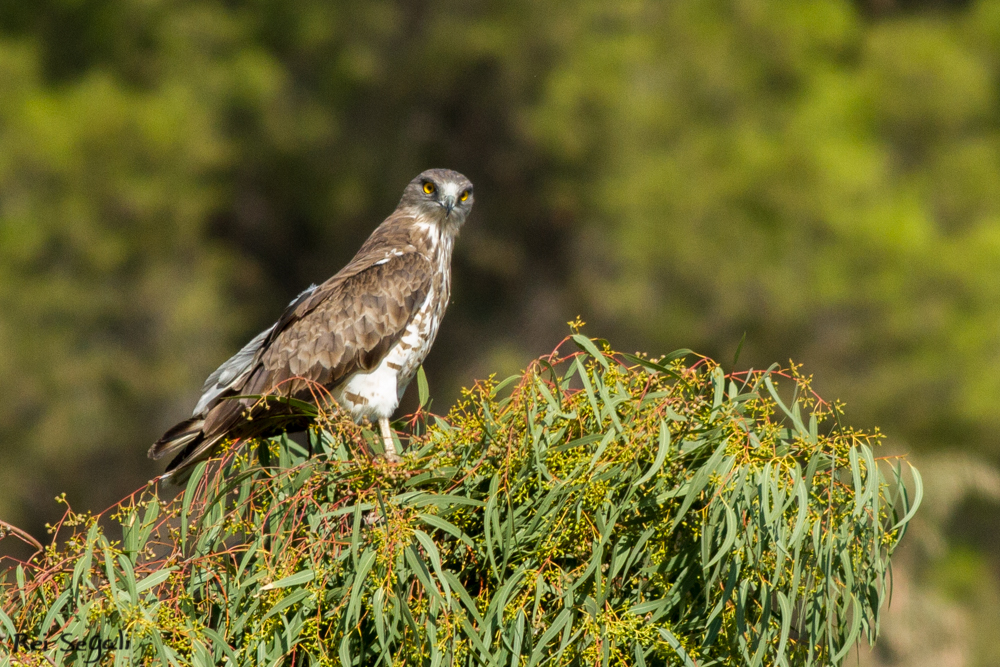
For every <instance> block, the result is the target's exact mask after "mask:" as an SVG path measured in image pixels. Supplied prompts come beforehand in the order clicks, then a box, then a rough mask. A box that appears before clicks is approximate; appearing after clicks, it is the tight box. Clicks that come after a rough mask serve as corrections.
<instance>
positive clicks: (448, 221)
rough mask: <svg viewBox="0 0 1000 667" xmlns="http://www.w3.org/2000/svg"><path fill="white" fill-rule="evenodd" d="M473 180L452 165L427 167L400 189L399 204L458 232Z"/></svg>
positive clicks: (466, 213)
mask: <svg viewBox="0 0 1000 667" xmlns="http://www.w3.org/2000/svg"><path fill="white" fill-rule="evenodd" d="M474 201H475V197H474V196H473V194H472V182H471V181H470V180H469V179H467V178H466V177H465V176H463V175H462V174H460V173H458V172H457V171H452V170H451V169H428V170H427V171H425V172H423V173H421V174H420V175H419V176H417V177H416V178H414V179H413V180H412V181H410V184H409V185H407V186H406V189H405V190H403V198H402V199H401V200H400V202H399V208H408V209H410V210H412V211H413V212H414V213H415V214H417V215H419V216H421V217H426V218H429V219H431V220H434V221H436V222H437V223H438V224H440V225H441V226H442V227H444V228H446V229H449V231H454V232H457V231H458V229H459V227H461V226H462V223H464V222H465V219H466V218H467V217H468V216H469V212H470V211H471V210H472V204H473V202H474Z"/></svg>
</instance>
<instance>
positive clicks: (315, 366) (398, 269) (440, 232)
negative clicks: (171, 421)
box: [149, 169, 473, 478]
mask: <svg viewBox="0 0 1000 667" xmlns="http://www.w3.org/2000/svg"><path fill="white" fill-rule="evenodd" d="M428 183H431V184H433V187H431V186H428ZM471 193H472V184H471V183H469V181H468V179H466V178H465V177H464V176H462V175H461V174H458V173H456V172H452V171H448V170H440V169H433V170H428V171H426V172H424V173H422V174H421V175H420V176H418V177H417V178H415V179H414V180H413V181H411V182H410V184H409V185H408V186H407V188H406V190H405V191H404V193H403V198H402V199H401V200H400V203H399V206H398V207H397V208H396V210H395V211H394V212H393V213H392V215H390V216H389V217H388V218H386V220H385V221H384V222H383V223H382V224H381V225H379V227H378V228H377V229H376V230H375V231H374V232H373V233H372V235H371V236H370V237H369V238H368V240H367V241H365V243H364V245H362V247H361V249H360V250H359V251H358V253H357V255H355V257H354V259H352V260H351V261H350V262H349V263H348V264H347V266H345V267H344V268H343V269H341V270H340V271H339V272H338V273H337V274H336V275H334V276H333V277H332V278H330V279H329V280H327V281H326V282H324V283H322V284H320V285H318V286H311V287H310V288H309V289H307V290H305V291H304V292H302V293H301V294H300V295H299V296H298V297H297V298H296V299H294V300H293V301H292V303H290V304H289V306H288V308H286V309H285V312H284V313H282V315H281V317H279V318H278V321H277V322H276V323H275V324H274V325H273V326H272V327H270V328H268V329H266V330H264V331H263V332H261V333H260V334H258V336H256V337H255V338H254V339H253V340H252V341H250V343H248V344H247V345H246V346H244V347H243V348H242V349H241V350H240V351H239V352H237V353H236V355H234V356H233V357H232V358H231V359H229V360H228V361H227V362H225V363H224V364H223V365H222V366H220V367H219V369H218V370H216V371H215V372H214V373H213V374H212V375H211V376H209V378H208V380H207V381H206V383H205V388H204V390H203V395H202V398H201V400H199V402H198V406H197V407H196V409H195V413H194V415H193V416H192V418H191V419H189V420H186V421H185V422H182V423H181V424H178V425H177V426H175V427H174V428H172V429H171V430H169V431H168V432H167V433H166V434H164V436H163V437H162V438H160V440H158V441H157V442H156V443H155V444H154V445H153V447H152V448H151V449H150V452H149V455H150V456H151V457H153V458H160V457H162V456H165V455H167V454H173V453H175V452H178V451H179V454H177V455H176V457H175V458H174V460H173V461H172V462H171V464H170V466H168V471H169V470H174V469H176V470H177V473H183V471H184V470H186V469H189V468H190V467H191V466H192V465H193V464H194V463H195V462H197V461H198V460H200V459H203V458H205V457H206V456H208V455H210V454H211V452H212V450H213V449H214V448H215V447H216V445H218V444H219V443H220V442H221V441H223V440H225V439H231V438H239V437H245V436H247V435H252V434H256V432H255V431H254V428H255V426H254V424H253V422H252V421H249V420H247V419H246V411H247V410H248V409H249V408H251V407H252V406H253V403H254V401H253V400H252V399H236V400H227V398H228V397H232V396H248V395H249V396H254V395H265V394H270V395H277V396H294V397H296V398H299V399H302V400H311V399H312V398H313V392H312V391H311V390H310V387H309V385H310V383H312V382H315V383H318V384H321V385H323V386H325V387H327V388H328V389H329V390H330V391H331V393H332V395H333V396H334V398H335V399H336V400H337V401H338V403H340V404H341V406H342V407H344V408H345V409H348V410H350V411H351V414H352V415H353V416H354V417H355V418H362V417H377V418H379V419H384V418H386V417H388V416H390V415H391V413H392V412H393V411H394V410H395V409H396V406H397V405H398V403H399V399H400V397H401V396H402V394H403V391H404V390H405V388H406V385H407V384H408V383H409V381H410V380H411V379H412V378H413V375H414V374H415V373H416V369H417V368H418V367H419V365H420V364H421V363H422V362H423V360H424V358H425V357H426V355H427V353H428V351H429V350H430V347H431V344H432V343H433V341H434V338H435V336H436V335H437V331H438V327H439V326H440V323H441V319H442V318H443V316H444V311H445V309H446V308H447V305H448V300H449V298H450V291H451V268H450V267H451V254H452V247H453V245H454V239H455V237H456V236H457V234H458V230H459V228H460V227H461V225H462V224H463V223H464V221H465V219H466V217H467V216H468V213H469V211H470V210H471V207H472V201H473V200H472V197H471ZM462 195H464V197H462V198H461V201H460V202H459V200H458V198H459V197H460V196H462ZM180 476H181V475H178V478H179V477H180Z"/></svg>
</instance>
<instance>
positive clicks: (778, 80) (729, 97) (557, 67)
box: [0, 0, 1000, 634]
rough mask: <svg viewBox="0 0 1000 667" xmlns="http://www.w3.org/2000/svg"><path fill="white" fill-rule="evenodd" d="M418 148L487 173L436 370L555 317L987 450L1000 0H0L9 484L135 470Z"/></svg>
mask: <svg viewBox="0 0 1000 667" xmlns="http://www.w3.org/2000/svg"><path fill="white" fill-rule="evenodd" d="M432 166H446V167H450V168H454V169H457V170H459V171H462V172H463V173H465V174H467V175H468V176H469V177H470V178H471V179H472V180H473V182H475V183H476V185H477V204H476V211H475V212H474V214H473V217H472V219H471V220H470V223H469V225H467V227H466V229H465V231H464V232H463V236H462V238H461V239H460V240H459V243H458V246H457V255H456V258H455V272H456V277H455V281H454V286H455V289H454V295H453V299H454V304H453V305H452V307H451V310H450V312H449V314H448V317H447V319H446V321H445V324H444V326H443V327H442V333H441V335H440V337H439V339H438V342H437V344H436V346H435V350H434V352H433V353H432V354H431V355H430V358H429V359H428V368H427V370H428V376H429V379H430V384H431V386H432V387H433V388H434V389H435V394H436V395H437V396H439V397H442V398H443V399H444V400H446V401H447V400H448V399H450V398H452V397H454V396H457V394H458V387H459V386H460V385H461V384H462V383H465V382H468V381H469V378H471V377H475V376H482V375H485V374H486V373H488V372H492V371H494V370H499V371H501V372H502V373H505V372H513V370H515V369H516V368H518V367H520V366H522V365H523V363H524V362H525V361H526V360H527V359H529V358H532V357H534V356H537V355H538V354H540V353H542V352H545V351H548V349H550V348H551V347H552V346H553V345H554V344H555V342H556V341H557V340H558V339H560V338H561V337H562V331H563V328H564V326H565V324H564V323H565V322H566V321H567V320H569V319H571V318H573V317H575V316H576V315H578V314H579V315H581V316H582V317H583V319H585V320H587V321H588V322H589V323H590V327H589V329H588V331H591V332H592V333H595V334H601V335H605V336H609V337H614V339H615V340H617V341H620V342H621V343H622V344H623V345H625V346H627V347H629V348H637V349H638V348H641V349H673V348H676V347H682V346H683V347H690V348H693V349H696V350H698V351H699V352H704V353H707V354H710V355H712V356H714V357H716V358H719V359H731V358H732V356H733V353H734V352H735V350H736V347H737V345H738V344H739V341H740V339H741V338H742V337H743V334H744V332H745V333H746V343H745V345H744V347H743V350H742V353H741V357H740V366H741V367H744V368H745V367H750V366H753V367H757V368H763V367H767V366H768V365H770V364H771V363H772V362H774V361H784V360H786V359H788V358H790V357H791V358H794V359H796V360H797V361H800V362H803V363H805V367H806V369H807V370H808V372H811V373H814V374H815V375H816V378H817V380H816V386H817V389H818V390H819V391H820V392H821V393H822V394H824V395H827V396H834V397H838V398H841V399H843V400H845V401H846V403H847V405H848V409H849V411H850V414H851V415H852V421H854V422H855V423H857V424H859V425H861V426H866V427H870V426H872V425H874V424H878V425H879V426H881V427H882V429H883V430H884V431H885V432H886V433H887V434H888V435H889V437H890V442H891V443H893V444H894V445H895V446H902V447H909V448H913V449H916V450H919V451H923V452H927V453H931V452H937V451H940V450H945V451H949V452H953V453H958V452H959V451H961V450H968V451H971V452H974V453H975V455H976V456H978V457H979V458H978V459H977V460H979V461H986V462H988V463H989V464H990V465H992V464H995V463H996V461H997V459H998V457H1000V436H998V434H1000V412H998V411H997V410H995V408H994V404H995V403H996V402H997V397H998V395H1000V224H998V223H1000V196H998V194H997V193H1000V4H998V3H996V2H992V1H990V0H954V1H949V0H855V1H853V2H851V1H849V0H771V1H769V2H752V1H748V0H693V1H690V2H653V1H645V2H642V1H625V2H617V3H607V2H593V1H585V0H577V1H576V2H565V3H548V2H544V3H543V2H529V1H528V0H486V1H484V2H478V3H468V2H460V1H459V0H426V1H425V2H422V3H407V2H402V1H388V0H374V1H372V2H365V3H356V2H346V1H344V0H336V1H332V0H283V1H278V0H239V1H221V0H206V1H202V2H168V1H167V0H35V1H33V2H20V1H18V0H0V378H2V379H3V382H2V384H0V443H2V447H0V517H3V518H4V519H6V520H8V521H11V522H13V523H15V524H19V525H22V526H24V527H25V528H28V529H29V530H31V531H32V532H34V533H36V534H38V533H40V532H41V526H42V523H43V522H44V521H45V520H53V519H54V518H56V517H55V515H56V514H57V513H58V508H56V507H55V506H54V505H53V503H52V500H51V499H52V497H53V496H55V495H56V494H57V493H59V492H62V491H66V492H68V497H69V498H70V499H71V500H72V501H73V503H74V506H75V507H79V508H84V507H85V508H91V509H95V510H98V509H102V508H103V507H106V506H107V505H110V504H111V503H113V502H114V501H115V500H117V499H118V498H120V497H122V496H124V495H125V494H126V493H129V492H130V491H132V490H133V489H134V488H135V487H136V486H137V485H138V484H140V483H141V482H142V481H144V480H146V479H148V478H149V477H150V476H152V475H153V474H156V473H157V472H158V471H159V467H158V466H156V465H155V464H153V463H150V462H148V461H146V460H145V458H144V452H145V450H146V448H147V446H148V444H149V443H150V442H152V440H153V439H154V438H155V437H156V436H157V435H159V433H160V432H161V431H162V430H163V429H164V428H165V427H167V426H169V425H170V424H171V423H172V422H173V421H175V420H176V419H178V418H181V417H183V416H185V415H186V413H187V412H188V410H190V408H191V407H192V406H193V404H194V401H195V397H196V392H197V389H198V387H199V385H200V382H201V380H202V379H203V378H204V377H205V376H206V375H207V374H208V373H209V372H210V371H211V370H212V369H213V368H214V367H215V366H216V365H217V364H218V363H219V362H221V361H222V360H224V359H225V358H226V357H227V356H228V355H229V354H231V353H232V352H233V351H235V350H236V349H238V348H239V346H240V345H241V344H242V343H243V342H245V341H246V340H247V339H248V338H249V337H250V336H251V335H253V334H254V333H256V332H257V331H259V330H260V329H261V328H262V327H264V326H266V325H268V324H269V323H270V322H272V321H273V319H274V318H275V317H276V315H277V314H278V312H279V311H280V308H281V306H282V305H283V304H284V303H285V302H287V300H288V299H289V298H291V297H292V296H293V295H294V294H296V293H297V292H298V291H299V290H300V289H302V288H303V287H304V286H306V285H307V284H309V283H310V282H313V281H317V280H323V279H325V278H326V277H328V276H329V275H331V274H332V273H333V272H334V271H336V270H337V269H338V268H339V267H340V266H342V265H343V264H344V262H346V261H347V260H348V259H349V258H350V256H351V255H352V254H353V252H354V251H355V250H356V248H357V247H358V246H359V245H360V243H361V242H362V240H363V239H364V238H365V237H366V236H367V234H368V233H369V232H370V230H371V229H372V228H373V227H374V226H375V225H376V224H377V223H378V222H379V221H380V220H381V219H382V218H383V217H384V216H385V215H386V214H387V213H388V212H389V211H391V210H392V208H393V207H394V205H395V203H396V201H397V199H398V197H399V194H400V192H401V191H402V187H403V185H404V184H405V183H406V182H407V181H408V180H409V179H410V178H412V176H413V175H415V174H416V173H418V172H419V171H421V170H422V169H425V168H427V167H432ZM409 400H410V401H411V404H412V401H413V399H412V397H410V399H409ZM931 484H933V481H932V480H931V479H929V480H928V485H929V486H930V485H931ZM996 498H1000V496H996ZM991 516H995V512H987V513H986V517H987V519H989V517H991ZM943 520H947V519H943ZM989 520H990V521H993V523H989V524H988V525H990V526H991V527H992V530H993V531H994V532H995V531H996V530H997V529H1000V526H996V523H995V520H993V519H989ZM976 548H977V549H980V550H982V549H985V547H984V546H983V545H978V546H976ZM989 562H990V570H989V571H990V572H992V573H993V574H992V575H991V576H993V577H994V579H996V569H997V567H998V565H997V563H996V559H995V558H994V557H991V560H990V561H989ZM994 583H995V581H994ZM991 585H992V584H991ZM994 588H996V589H998V590H1000V588H997V587H996V586H994ZM959 589H960V590H961V587H959ZM998 615H1000V609H998ZM994 634H995V633H994Z"/></svg>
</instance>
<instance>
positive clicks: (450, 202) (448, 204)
mask: <svg viewBox="0 0 1000 667" xmlns="http://www.w3.org/2000/svg"><path fill="white" fill-rule="evenodd" d="M441 206H443V207H444V214H445V215H446V216H449V215H451V211H452V209H454V208H455V195H445V196H444V197H442V198H441Z"/></svg>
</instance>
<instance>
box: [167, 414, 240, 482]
mask: <svg viewBox="0 0 1000 667" xmlns="http://www.w3.org/2000/svg"><path fill="white" fill-rule="evenodd" d="M204 427H205V419H204V418H203V417H191V418H190V419H186V420H184V421H182V422H181V423H179V424H177V425H176V426H174V427H173V428H171V429H170V430H169V431H167V432H166V433H164V434H163V436H162V437H161V438H160V439H159V440H157V441H156V442H154V443H153V446H152V447H150V448H149V458H151V459H160V458H163V457H164V456H168V455H170V454H174V453H176V456H174V458H173V460H172V461H171V462H170V465H168V466H167V470H166V472H165V474H164V475H163V478H164V479H169V480H170V481H172V482H174V483H175V484H183V483H184V481H185V480H186V479H187V477H188V475H189V474H190V473H191V469H192V468H193V467H194V466H195V464H197V463H198V462H199V461H202V460H204V459H205V458H207V457H208V456H209V455H211V453H212V450H213V448H214V447H215V445H216V444H217V443H218V442H219V441H220V440H222V439H223V438H224V437H225V432H222V433H216V434H213V435H207V434H206V433H205V431H204Z"/></svg>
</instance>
